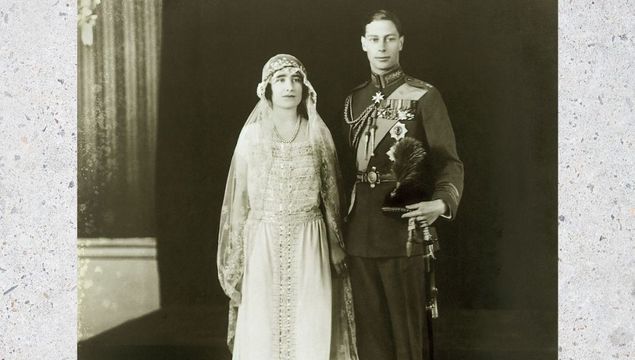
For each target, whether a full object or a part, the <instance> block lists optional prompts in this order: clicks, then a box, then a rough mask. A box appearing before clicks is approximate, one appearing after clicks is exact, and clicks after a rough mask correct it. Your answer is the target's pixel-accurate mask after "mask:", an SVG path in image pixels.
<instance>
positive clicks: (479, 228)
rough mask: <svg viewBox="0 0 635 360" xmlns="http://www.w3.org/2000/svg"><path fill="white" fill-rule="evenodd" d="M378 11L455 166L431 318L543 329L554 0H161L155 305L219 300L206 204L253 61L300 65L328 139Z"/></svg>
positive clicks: (553, 234)
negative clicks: (431, 95) (532, 317)
mask: <svg viewBox="0 0 635 360" xmlns="http://www.w3.org/2000/svg"><path fill="white" fill-rule="evenodd" d="M384 7H386V8H389V9H391V10H393V11H395V12H396V13H397V14H398V15H400V17H401V19H402V22H403V24H404V27H405V34H406V40H405V46H404V50H403V52H402V53H401V64H402V67H403V68H404V70H405V71H406V72H407V73H408V74H410V75H412V76H414V77H417V78H420V79H422V80H425V81H427V82H430V83H432V84H433V85H435V86H436V87H437V88H438V89H439V90H440V91H441V93H442V94H443V97H444V99H445V101H446V104H447V107H448V111H449V114H450V118H451V120H452V124H453V127H454V130H455V134H456V138H457V146H458V151H459V155H460V156H461V158H462V159H463V161H464V163H465V192H464V196H463V200H462V203H461V206H460V208H459V212H458V217H457V218H456V220H455V221H454V222H453V223H450V224H443V225H442V226H441V229H440V232H441V237H442V238H441V241H442V254H441V255H440V261H439V267H440V269H439V274H438V276H439V279H438V283H439V287H440V291H441V293H440V304H441V305H440V306H441V312H442V316H443V314H444V312H445V313H446V314H448V313H451V312H452V309H460V310H465V309H468V310H469V309H490V310H501V309H503V310H505V309H507V310H531V311H534V310H536V311H541V312H544V313H547V314H550V315H548V321H547V323H548V324H549V326H550V328H549V329H548V330H549V331H551V333H553V334H555V329H556V327H557V318H556V312H557V218H556V217H557V2H556V1H555V0H515V1H510V0H481V1H472V0H443V1H442V0H430V1H390V2H381V1H355V2H353V1H341V0H339V1H335V0H334V1H324V0H322V1H297V0H296V1H282V0H276V1H273V0H268V1H262V0H260V1H212V0H187V1H166V2H165V4H164V8H163V11H164V17H163V38H162V39H163V40H162V49H163V54H162V59H161V79H160V83H161V85H160V111H159V114H160V121H159V129H158V152H157V153H158V158H157V188H156V189H157V194H156V196H157V205H158V207H157V209H158V210H157V211H158V213H157V223H158V229H157V230H158V257H159V271H160V279H161V300H162V304H163V305H164V306H165V305H173V304H208V303H219V304H220V303H224V301H225V298H224V297H223V296H222V293H221V291H220V288H219V286H218V281H217V277H216V266H215V264H216V237H217V227H218V218H219V211H220V206H221V202H222V196H223V191H224V186H225V178H226V175H227V170H228V166H229V162H230V159H231V154H232V152H233V148H234V145H235V142H236V139H237V136H238V133H239V131H240V129H241V127H242V125H243V122H244V120H245V119H246V117H247V115H248V114H249V112H250V111H251V110H252V108H253V106H254V105H255V103H256V101H257V97H256V85H257V83H258V82H259V80H260V75H261V69H262V66H263V64H264V63H265V62H266V60H267V59H269V58H270V57H271V56H272V55H274V54H276V53H281V52H284V53H290V54H293V55H295V56H297V57H298V58H299V59H300V60H301V61H303V63H304V64H305V66H306V67H307V69H308V71H309V78H310V80H311V81H312V83H313V85H314V86H315V88H316V90H317V92H318V110H319V112H320V113H321V114H322V117H323V118H324V119H325V121H326V122H327V124H328V125H329V127H331V129H332V132H333V133H334V135H335V133H336V132H337V129H338V126H339V122H340V121H342V107H343V101H344V98H345V97H346V95H347V94H348V92H349V91H350V89H351V88H353V87H354V86H355V85H357V84H358V83H361V82H362V81H364V80H365V79H366V78H368V75H369V69H368V63H367V61H366V57H365V53H363V52H362V50H361V47H360V41H359V37H360V31H361V29H360V27H361V25H360V23H361V18H362V17H363V14H365V13H367V12H368V11H369V10H372V9H376V8H384ZM518 326H523V325H522V324H519V325H518ZM554 336H555V335H554ZM550 343H551V344H552V345H554V344H555V338H554V339H553V341H550ZM554 347H555V345H554Z"/></svg>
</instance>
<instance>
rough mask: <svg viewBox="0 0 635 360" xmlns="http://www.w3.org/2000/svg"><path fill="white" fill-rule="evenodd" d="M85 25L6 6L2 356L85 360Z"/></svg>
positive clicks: (62, 12)
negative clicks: (80, 49) (79, 354)
mask: <svg viewBox="0 0 635 360" xmlns="http://www.w3.org/2000/svg"><path fill="white" fill-rule="evenodd" d="M76 21H77V20H76V5H75V1H74V0H40V1H23V0H0V359H6V360H9V359H12V360H13V359H20V360H35V359H56V360H57V359H60V360H62V359H74V358H76V350H75V347H76V344H75V343H76V325H75V324H76V318H77V310H76V309H77V304H76V303H77V296H76V277H77V276H76V259H77V255H76V250H75V249H76V245H75V244H76V241H77V240H76V239H77V235H76V228H77V227H76V220H75V219H76V216H77V215H76V214H77V211H76V203H77V202H76V189H77V188H76V186H75V184H76V179H75V178H76V142H77V137H76V111H77V110H76V102H77V97H76V88H77V75H76V63H77V61H76V59H77V55H76V54H77V52H76V50H75V41H76V40H75V38H76V26H77V25H76Z"/></svg>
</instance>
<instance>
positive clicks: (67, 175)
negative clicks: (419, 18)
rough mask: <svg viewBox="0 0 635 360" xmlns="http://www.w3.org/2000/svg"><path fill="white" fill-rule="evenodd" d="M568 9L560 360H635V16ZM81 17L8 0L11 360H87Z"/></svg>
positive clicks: (5, 161) (3, 224)
mask: <svg viewBox="0 0 635 360" xmlns="http://www.w3.org/2000/svg"><path fill="white" fill-rule="evenodd" d="M466 1H467V0H466ZM559 5H560V15H559V19H560V21H559V29H560V45H559V63H560V66H559V89H560V90H559V94H560V99H559V112H560V117H559V138H560V142H559V150H560V155H559V161H560V171H559V180H560V185H559V190H560V193H559V207H560V211H559V213H560V214H559V225H560V229H559V231H560V241H559V290H560V298H559V301H560V315H559V316H560V334H559V342H560V348H559V359H562V360H569V359H575V360H579V359H633V358H635V354H634V353H633V352H632V351H633V348H634V347H635V342H634V341H633V335H634V334H635V330H634V328H633V327H634V324H635V321H634V320H635V319H634V316H635V315H634V314H635V306H634V303H635V273H634V272H633V269H634V268H635V266H634V265H635V260H634V255H633V254H635V249H634V243H633V233H632V231H633V223H634V221H633V220H634V219H635V203H634V202H633V188H634V187H635V182H634V181H633V178H634V176H633V171H632V168H633V165H634V160H633V159H634V158H635V154H634V153H633V136H632V134H633V133H635V131H634V130H635V129H633V124H634V122H635V121H634V120H635V113H634V110H633V106H634V105H633V103H634V102H635V96H634V94H635V89H634V86H635V75H634V74H635V66H633V65H634V63H635V61H634V60H633V58H634V57H635V46H634V41H635V29H634V26H635V25H634V24H635V22H633V20H632V19H633V18H635V6H634V5H633V2H632V1H629V0H610V1H601V0H596V1H588V0H587V1H577V0H576V1H571V0H568V1H560V3H559ZM75 14H76V5H75V1H69V0H65V1H62V0H42V1H28V2H27V1H22V0H0V139H1V141H0V242H1V247H0V349H1V350H2V353H1V354H0V355H1V358H2V359H7V360H9V359H74V358H76V352H75V342H76V325H75V324H76V318H77V314H76V290H75V289H76V288H75V286H76V284H75V283H76V250H75V249H76V248H75V241H76V188H75V176H76V175H75V174H76V135H75V131H76V120H75V119H76V85H77V78H76V71H75V66H76V51H75V46H76V44H75V42H76V28H75V26H76V17H75Z"/></svg>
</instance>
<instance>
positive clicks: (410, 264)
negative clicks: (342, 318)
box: [347, 256, 432, 360]
mask: <svg viewBox="0 0 635 360" xmlns="http://www.w3.org/2000/svg"><path fill="white" fill-rule="evenodd" d="M347 262H348V265H349V268H350V275H351V284H352V288H353V299H354V302H355V322H356V325H357V349H358V352H359V358H360V360H422V359H424V360H432V344H431V341H430V340H431V337H430V338H429V336H430V335H431V332H430V324H429V322H430V319H429V317H428V316H427V314H426V310H425V283H424V279H425V264H424V260H423V257H422V256H413V257H410V258H407V257H390V258H365V257H357V256H349V258H348V260H347Z"/></svg>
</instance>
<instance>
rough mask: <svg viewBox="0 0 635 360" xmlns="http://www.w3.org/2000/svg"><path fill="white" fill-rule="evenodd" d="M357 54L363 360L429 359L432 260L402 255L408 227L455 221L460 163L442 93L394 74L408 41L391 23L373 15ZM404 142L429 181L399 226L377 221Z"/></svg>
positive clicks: (356, 214) (355, 274) (352, 135)
mask: <svg viewBox="0 0 635 360" xmlns="http://www.w3.org/2000/svg"><path fill="white" fill-rule="evenodd" d="M361 44H362V49H363V50H364V51H365V52H366V53H367V56H368V62H369V65H370V70H371V75H370V79H368V80H367V81H366V82H364V83H363V84H361V85H359V86H357V87H356V88H355V89H353V92H352V94H350V95H349V96H348V98H347V99H346V103H345V110H344V111H345V121H346V126H345V128H346V130H347V131H346V132H347V134H346V135H347V137H348V154H347V155H351V156H350V158H351V161H350V162H348V163H346V164H343V166H344V167H347V166H348V167H354V168H355V169H354V171H353V172H356V173H357V175H356V177H355V179H352V178H351V179H349V180H350V182H351V183H353V182H354V183H355V185H354V186H353V187H352V194H351V204H350V208H349V214H348V220H347V225H346V235H345V239H346V249H347V253H348V255H349V260H348V265H349V267H350V275H351V281H352V286H353V295H354V296H353V297H354V305H355V315H356V322H357V340H358V344H357V345H358V350H359V355H360V359H361V360H373V359H377V360H386V359H398V360H406V359H407V360H414V359H421V358H422V356H423V357H424V358H426V359H432V346H431V342H430V341H431V332H430V323H429V322H430V318H431V314H426V304H428V305H430V304H431V303H430V300H431V299H430V298H426V287H427V285H426V284H424V279H429V277H425V275H426V264H428V265H429V263H426V261H427V260H429V258H428V259H424V256H425V254H426V247H425V246H423V245H421V244H418V245H417V244H415V246H414V247H413V248H411V252H410V254H407V251H406V242H407V240H408V231H409V229H408V218H414V219H415V220H416V222H418V223H419V224H420V225H424V224H427V225H432V224H433V223H434V222H435V221H436V220H437V218H438V217H443V218H446V219H453V218H454V217H455V216H456V212H457V208H458V205H459V201H460V199H461V193H462V190H463V163H462V162H461V160H460V159H459V157H458V154H457V151H456V145H455V140H454V132H453V130H452V125H451V124H450V120H449V118H448V114H447V111H446V107H445V104H444V102H443V99H442V98H441V95H440V93H439V91H438V90H437V89H436V88H434V87H433V86H432V85H430V84H428V83H426V82H423V81H421V80H418V79H415V78H413V77H410V76H408V75H406V74H405V73H404V72H403V70H402V69H401V67H400V65H399V54H400V52H401V50H402V49H403V46H404V34H403V29H402V26H401V22H400V21H399V19H398V18H397V16H395V15H394V14H393V13H391V12H389V11H385V10H379V11H376V12H374V13H372V14H370V16H369V17H368V18H367V19H366V22H365V26H364V29H363V33H362V36H361ZM406 137H409V138H413V139H416V140H418V141H420V143H421V144H422V145H423V147H424V149H425V152H426V155H425V158H424V159H425V160H424V161H425V162H424V168H425V171H424V174H425V177H424V178H422V179H418V181H420V183H421V184H423V187H424V188H425V190H426V191H425V192H424V193H425V194H428V195H427V196H424V195H422V196H421V197H419V198H412V199H408V200H409V201H408V202H407V205H408V206H407V208H408V209H409V211H408V212H407V213H405V214H403V215H396V216H395V215H394V214H387V213H384V212H382V206H383V205H384V204H385V199H386V197H387V195H388V194H389V193H390V192H391V191H392V190H393V189H394V188H395V186H396V178H395V177H394V175H393V174H392V173H391V168H392V164H393V162H394V160H395V158H394V153H393V151H394V145H395V144H396V143H397V142H399V141H401V140H402V139H404V138H406ZM352 158H354V159H355V160H354V161H353V160H352ZM431 228H432V227H431ZM432 232H434V229H432ZM409 255H411V256H409ZM428 285H429V284H428ZM428 291H429V288H428ZM428 295H430V294H428ZM428 297H429V296H428ZM422 354H423V355H422Z"/></svg>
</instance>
